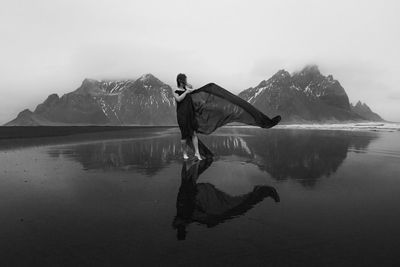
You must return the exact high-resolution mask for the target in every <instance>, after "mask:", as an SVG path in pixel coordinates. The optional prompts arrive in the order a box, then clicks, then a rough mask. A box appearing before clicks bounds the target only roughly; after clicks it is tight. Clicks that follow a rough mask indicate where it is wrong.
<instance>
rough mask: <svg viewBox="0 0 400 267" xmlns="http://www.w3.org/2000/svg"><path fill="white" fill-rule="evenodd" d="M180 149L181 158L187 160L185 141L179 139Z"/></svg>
mask: <svg viewBox="0 0 400 267" xmlns="http://www.w3.org/2000/svg"><path fill="white" fill-rule="evenodd" d="M181 148H182V151H183V158H184V159H188V158H189V156H188V154H187V144H186V140H185V139H181Z"/></svg>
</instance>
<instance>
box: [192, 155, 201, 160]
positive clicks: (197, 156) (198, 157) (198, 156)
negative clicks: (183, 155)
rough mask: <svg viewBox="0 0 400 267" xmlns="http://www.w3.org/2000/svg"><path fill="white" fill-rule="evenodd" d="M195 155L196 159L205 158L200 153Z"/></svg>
mask: <svg viewBox="0 0 400 267" xmlns="http://www.w3.org/2000/svg"><path fill="white" fill-rule="evenodd" d="M194 157H195V158H196V159H198V160H202V159H203V158H202V157H201V155H200V154H194Z"/></svg>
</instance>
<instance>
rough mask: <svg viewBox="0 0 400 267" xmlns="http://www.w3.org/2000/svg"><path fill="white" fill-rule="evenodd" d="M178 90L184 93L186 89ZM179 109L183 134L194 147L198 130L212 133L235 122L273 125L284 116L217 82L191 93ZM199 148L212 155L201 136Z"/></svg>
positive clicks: (178, 103) (260, 125) (178, 115)
mask: <svg viewBox="0 0 400 267" xmlns="http://www.w3.org/2000/svg"><path fill="white" fill-rule="evenodd" d="M175 92H176V93H177V94H179V95H181V94H182V93H183V92H184V91H179V90H175ZM176 109H177V110H176V111H177V120H178V125H179V128H180V130H181V138H182V139H186V140H187V143H188V145H189V146H190V147H191V148H192V149H193V143H192V141H191V139H192V138H191V136H192V135H193V132H194V131H196V132H198V133H202V134H211V133H212V132H214V131H215V130H216V129H217V128H219V127H221V126H224V125H226V124H228V123H231V122H239V123H244V124H247V125H254V126H259V127H261V128H271V127H273V126H275V125H276V124H278V123H279V121H280V120H281V117H280V116H276V117H274V118H272V119H270V118H269V117H268V116H267V115H265V114H264V113H262V112H261V111H260V110H258V109H257V108H255V107H254V106H253V105H251V104H250V103H248V102H247V101H245V100H244V99H242V98H240V97H239V96H236V95H234V94H232V93H231V92H229V91H227V90H226V89H224V88H222V87H221V86H218V85H217V84H215V83H208V84H206V85H204V86H203V87H200V88H199V89H197V90H195V91H193V92H191V93H189V94H187V95H186V96H185V98H184V99H183V100H181V101H180V102H177V106H176ZM199 152H200V154H201V155H203V156H205V157H212V152H211V151H210V150H209V149H208V148H207V147H206V146H205V145H204V144H203V143H202V142H201V141H200V140H199Z"/></svg>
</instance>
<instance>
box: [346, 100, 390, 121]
mask: <svg viewBox="0 0 400 267" xmlns="http://www.w3.org/2000/svg"><path fill="white" fill-rule="evenodd" d="M350 105H351V110H352V111H353V112H355V113H357V114H358V115H360V116H361V117H363V118H365V119H367V120H369V121H384V120H383V119H382V118H381V116H379V115H378V114H376V113H375V112H373V111H372V110H371V109H370V107H368V105H367V104H365V103H361V101H358V102H357V103H356V104H355V105H353V104H350Z"/></svg>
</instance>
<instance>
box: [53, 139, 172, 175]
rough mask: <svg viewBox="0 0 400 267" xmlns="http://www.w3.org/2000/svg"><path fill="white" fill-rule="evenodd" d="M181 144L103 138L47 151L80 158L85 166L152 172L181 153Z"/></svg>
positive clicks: (160, 140) (163, 141) (154, 140)
mask: <svg viewBox="0 0 400 267" xmlns="http://www.w3.org/2000/svg"><path fill="white" fill-rule="evenodd" d="M179 149H180V144H178V143H176V142H173V140H171V139H168V138H152V139H138V140H132V141H116V142H102V143H92V144H80V145H73V146H67V147H60V148H58V147H55V148H52V149H51V150H50V151H49V154H50V155H51V156H54V157H58V156H59V155H61V154H62V155H64V156H65V157H67V158H70V159H73V160H76V161H78V162H80V163H81V164H82V166H83V168H84V169H102V170H110V169H111V170H115V169H121V170H128V169H135V170H137V171H138V172H140V173H143V174H146V175H154V174H155V173H157V172H158V171H160V170H161V169H162V168H164V167H165V166H166V165H168V164H169V163H170V162H171V161H172V160H173V159H176V156H175V155H176V154H178V153H180V150H179Z"/></svg>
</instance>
